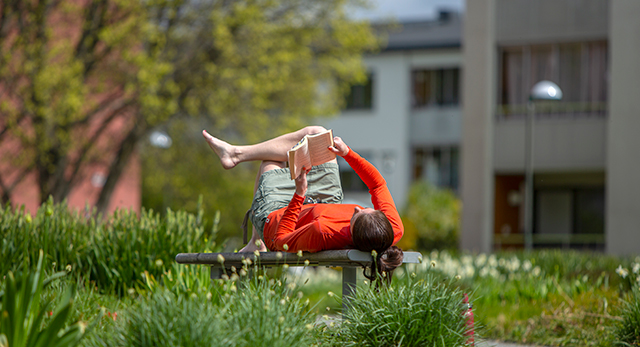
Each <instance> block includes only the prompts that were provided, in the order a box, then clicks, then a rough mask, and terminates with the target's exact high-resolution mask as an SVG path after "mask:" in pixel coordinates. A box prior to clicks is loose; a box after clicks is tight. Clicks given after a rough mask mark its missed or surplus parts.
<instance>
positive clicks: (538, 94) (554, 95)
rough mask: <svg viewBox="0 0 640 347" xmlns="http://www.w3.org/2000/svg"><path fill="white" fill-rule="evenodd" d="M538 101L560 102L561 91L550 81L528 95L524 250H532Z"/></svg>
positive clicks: (543, 82)
mask: <svg viewBox="0 0 640 347" xmlns="http://www.w3.org/2000/svg"><path fill="white" fill-rule="evenodd" d="M538 100H546V101H559V100H562V90H561V89H560V87H558V85H557V84H555V83H553V82H551V81H540V82H538V83H536V84H535V85H534V86H533V88H531V92H530V93H529V102H528V103H527V121H526V129H525V163H524V165H525V192H524V198H525V200H524V249H525V250H526V251H531V250H532V249H533V144H534V141H533V133H534V117H535V114H536V104H535V102H536V101H538Z"/></svg>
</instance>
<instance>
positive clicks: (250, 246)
mask: <svg viewBox="0 0 640 347" xmlns="http://www.w3.org/2000/svg"><path fill="white" fill-rule="evenodd" d="M255 251H258V252H266V251H267V247H266V246H265V245H264V242H262V241H261V240H258V241H254V240H253V239H251V240H249V243H247V245H246V246H244V247H243V248H242V249H241V250H239V251H238V253H253V252H255Z"/></svg>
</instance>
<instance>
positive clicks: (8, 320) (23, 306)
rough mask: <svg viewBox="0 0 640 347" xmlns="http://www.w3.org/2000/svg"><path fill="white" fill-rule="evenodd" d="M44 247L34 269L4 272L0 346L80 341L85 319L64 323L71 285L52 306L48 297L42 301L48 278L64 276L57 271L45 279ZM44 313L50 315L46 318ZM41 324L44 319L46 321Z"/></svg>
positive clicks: (67, 345) (55, 345)
mask: <svg viewBox="0 0 640 347" xmlns="http://www.w3.org/2000/svg"><path fill="white" fill-rule="evenodd" d="M42 261H43V251H42V250H40V252H39V258H38V263H37V267H36V270H35V272H31V271H28V270H27V269H24V270H23V271H22V273H19V274H17V275H16V276H14V275H13V273H12V272H9V273H8V274H7V279H6V282H5V288H4V291H3V292H2V293H0V299H1V301H0V302H1V304H2V306H1V307H0V312H1V314H0V346H10V347H44V346H49V347H58V346H60V347H62V346H64V347H71V346H76V345H78V343H79V342H80V339H81V338H82V336H83V334H84V332H85V323H83V322H76V323H74V324H72V325H70V326H68V327H65V324H66V321H67V318H68V317H69V315H70V314H71V312H72V303H73V300H72V298H73V296H74V292H75V290H74V288H73V287H72V286H70V287H69V288H68V289H67V291H66V292H65V293H64V294H63V295H62V297H61V298H60V301H59V303H58V305H57V306H56V308H55V309H54V310H50V306H51V304H52V302H51V301H48V300H45V301H41V294H42V291H43V289H44V288H45V287H46V286H47V285H49V284H50V283H51V281H53V280H55V279H57V278H59V277H61V276H64V275H65V273H64V272H58V273H55V274H54V275H52V276H50V277H49V278H47V279H44V275H45V274H44V269H43V267H42ZM47 316H50V317H48V318H47ZM45 321H46V323H47V324H45V326H44V327H43V322H45Z"/></svg>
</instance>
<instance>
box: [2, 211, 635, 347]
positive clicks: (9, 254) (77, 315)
mask: <svg viewBox="0 0 640 347" xmlns="http://www.w3.org/2000/svg"><path fill="white" fill-rule="evenodd" d="M203 225H205V223H204V216H203V215H202V212H199V213H198V214H196V215H193V214H188V213H185V212H181V211H177V212H173V211H168V212H167V214H166V215H163V216H161V215H159V214H157V213H155V212H153V211H143V212H142V213H141V215H140V216H138V215H136V214H134V213H131V212H127V211H120V212H118V213H116V214H115V215H114V216H113V217H111V218H108V219H101V218H99V217H98V216H94V215H92V213H89V214H88V215H81V214H78V213H76V212H70V211H68V209H67V208H66V206H65V205H64V204H53V203H51V202H49V203H46V204H44V205H43V206H42V207H41V208H40V209H39V210H38V212H37V214H36V215H35V216H34V217H31V216H29V215H27V214H25V213H24V211H23V210H20V209H18V210H12V209H10V208H8V207H6V208H4V209H0V236H1V237H2V243H1V244H0V251H1V254H0V260H2V261H0V287H2V288H6V286H7V284H8V280H7V278H10V276H9V272H10V271H11V272H12V273H13V274H17V273H22V274H24V273H28V272H29V271H36V269H37V264H38V250H39V249H43V254H44V258H43V260H42V263H41V269H42V271H44V272H45V273H47V274H54V273H58V272H63V273H65V274H66V275H65V276H64V277H61V278H59V279H56V280H53V281H51V282H50V283H49V284H48V286H47V287H46V288H45V289H43V290H42V293H41V294H40V295H41V297H42V298H41V301H42V302H52V303H57V302H60V301H63V302H64V300H66V299H65V295H67V294H65V293H69V290H70V288H71V291H72V292H75V296H74V299H73V309H72V310H70V311H69V314H68V316H67V318H66V320H65V322H64V327H65V329H66V327H70V326H72V325H73V324H75V323H76V322H82V324H83V325H86V327H87V330H86V334H85V336H84V338H83V339H82V340H81V341H80V345H82V346H91V347H93V346H113V345H145V344H146V345H149V344H151V342H153V343H155V344H159V345H172V344H173V345H180V344H181V345H185V346H187V345H194V346H195V345H200V344H206V345H212V344H213V345H215V344H216V343H217V342H211V341H212V340H211V339H210V336H212V335H213V336H216V339H217V340H216V341H224V342H225V343H226V344H228V345H237V346H241V345H242V346H244V345H250V344H260V342H258V341H269V343H270V344H273V345H285V346H286V345H288V343H289V342H291V341H294V340H296V339H297V340H300V339H302V340H303V341H305V343H306V344H309V345H329V346H331V345H344V344H347V345H348V344H356V342H357V343H369V344H370V345H375V344H388V345H397V344H399V343H400V342H401V341H402V345H413V344H417V345H419V344H424V343H427V344H430V345H431V344H433V341H435V339H434V336H440V335H438V334H439V333H438V330H437V329H436V328H437V327H438V324H436V323H437V322H438V320H434V319H435V318H434V316H419V315H418V313H425V312H429V311H428V310H429V309H431V310H434V309H433V308H429V309H426V310H425V309H414V310H407V309H406V308H407V307H410V308H415V307H423V306H424V307H430V306H429V305H440V306H434V307H435V310H436V311H437V312H439V317H444V316H446V315H447V314H449V315H450V317H453V316H452V315H454V313H455V312H456V307H457V305H458V304H459V302H460V295H461V293H468V294H469V295H470V296H471V300H472V303H473V305H474V315H475V320H476V322H477V327H483V328H482V329H479V332H480V333H481V334H482V335H483V336H484V337H487V338H491V339H498V340H505V341H513V342H520V343H531V344H543V345H554V346H611V345H620V346H638V344H639V342H638V340H640V338H639V337H638V332H637V330H634V329H636V328H637V326H638V322H639V321H640V309H638V307H640V304H639V303H638V299H639V295H638V293H637V292H638V289H637V288H638V278H639V276H640V257H637V258H631V257H630V258H618V257H612V256H606V255H602V254H598V253H584V252H575V251H558V250H543V251H536V252H531V253H525V252H505V253H496V254H493V255H487V254H475V255H471V254H463V253H460V254H452V253H447V252H430V253H424V261H423V262H422V263H421V264H417V265H405V266H403V267H401V268H399V269H398V270H397V271H396V276H395V278H394V281H393V286H392V288H393V291H391V290H386V289H383V290H381V291H380V292H379V293H377V292H372V291H371V288H370V287H369V285H368V284H365V283H364V282H365V281H364V280H363V279H360V281H359V283H358V292H357V297H356V299H355V300H354V301H353V302H354V306H353V309H354V311H353V312H360V314H359V315H358V316H352V317H351V319H349V322H350V323H349V324H344V325H336V326H329V325H327V324H324V323H319V322H316V320H317V319H318V317H320V316H322V315H327V314H328V315H330V316H333V317H335V316H336V314H339V313H340V312H341V300H340V297H339V294H340V291H341V273H340V270H339V269H330V268H320V269H317V270H312V269H307V270H306V271H305V272H304V273H303V275H302V276H300V277H298V276H296V275H292V274H290V273H289V274H286V276H284V277H281V273H282V271H273V270H269V271H263V270H259V271H258V272H256V275H254V276H253V278H252V279H251V281H248V282H247V280H246V279H244V280H241V279H243V278H244V276H240V278H238V279H236V281H222V282H219V281H212V280H211V279H210V278H209V271H208V268H207V267H205V266H183V265H178V264H175V262H174V261H173V258H174V256H175V254H177V253H180V252H200V251H206V250H210V251H213V250H215V243H214V237H215V235H216V229H215V227H214V229H213V230H204V227H203ZM214 225H217V222H216V220H214ZM231 277H233V276H231ZM74 289H75V290H74ZM329 292H332V293H336V294H337V295H334V296H331V295H329V294H328V293H329ZM435 299H438V300H440V301H439V303H435V301H434V302H432V301H433V300H435ZM444 299H447V300H444ZM307 300H308V301H309V303H308V304H306V302H307ZM430 300H431V301H430ZM436 301H437V300H436ZM266 307H267V308H268V309H266ZM327 308H328V311H327ZM49 311H51V312H53V311H54V310H53V309H49ZM49 311H45V313H48V312H49ZM187 311H189V312H193V314H190V313H188V312H187ZM151 312H159V314H157V315H153V314H151ZM433 312H435V311H433ZM160 313H162V314H160ZM198 316H202V317H206V319H207V320H208V321H210V322H211V321H213V322H215V324H216V326H209V325H206V326H205V325H202V326H201V325H197V324H188V322H190V321H196V320H197V317H198ZM178 317H181V318H178ZM418 320H420V321H425V322H429V325H428V326H427V327H426V328H425V327H420V326H416V325H413V323H414V322H416V321H418ZM323 321H326V319H323ZM329 321H331V320H330V319H329ZM450 321H451V322H452V323H455V324H458V323H459V322H458V323H456V322H455V321H454V320H452V319H451V320H450ZM51 322H53V320H52V319H51V318H48V317H47V315H46V314H45V316H44V318H43V320H42V326H38V328H46V327H47V326H49V325H50V324H51ZM279 322H281V323H279ZM434 322H435V323H434ZM203 324H204V323H203ZM212 324H213V323H212ZM455 324H454V326H457V325H455ZM165 326H171V329H169V328H164V329H160V328H159V327H165ZM248 327H253V328H254V329H253V330H251V328H248ZM432 327H433V328H434V329H435V330H430V329H431V328H432ZM443 327H444V326H440V331H442V329H445V330H446V331H448V332H449V333H448V334H445V335H446V336H445V335H442V336H443V338H444V339H445V342H447V341H448V342H447V344H449V343H453V344H456V343H462V342H461V341H463V340H460V338H461V337H464V335H463V334H462V333H461V332H460V331H458V330H456V329H454V328H452V327H446V328H443ZM192 328H194V329H195V328H197V329H195V330H189V329H192ZM287 328H288V329H289V330H286V329H287ZM185 332H189V333H185ZM227 332H228V333H227ZM0 333H2V332H0ZM145 334H146V335H145ZM367 334H369V335H371V334H373V335H371V336H369V335H367ZM147 335H148V341H147V342H148V343H147V342H144V341H138V340H135V339H133V337H134V336H147ZM154 338H158V339H160V338H164V340H154ZM183 338H184V339H183ZM456 338H458V339H459V340H455V339H456ZM449 339H452V340H449ZM154 341H155V342H154ZM416 341H417V342H416ZM455 341H458V342H455ZM436 344H437V342H436Z"/></svg>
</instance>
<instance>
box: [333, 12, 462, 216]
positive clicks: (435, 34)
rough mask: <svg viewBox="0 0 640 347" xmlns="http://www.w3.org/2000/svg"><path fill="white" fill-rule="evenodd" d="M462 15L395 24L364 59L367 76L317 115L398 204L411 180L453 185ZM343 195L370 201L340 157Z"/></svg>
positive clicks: (455, 186) (459, 116) (455, 180)
mask: <svg viewBox="0 0 640 347" xmlns="http://www.w3.org/2000/svg"><path fill="white" fill-rule="evenodd" d="M461 24H462V22H461V18H460V16H459V15H458V14H456V13H451V12H441V13H440V15H439V17H438V18H435V19H433V20H429V21H423V22H411V23H402V24H401V25H399V28H398V29H396V30H394V31H391V32H390V34H389V36H388V43H387V45H386V46H385V48H384V49H383V50H382V51H381V52H380V53H377V54H375V55H369V56H366V57H365V58H364V63H365V65H366V67H367V69H368V76H369V79H368V82H367V83H366V84H364V85H358V86H353V87H352V89H351V94H350V95H349V96H348V98H347V106H346V109H345V110H344V111H343V112H342V113H341V114H339V115H338V116H336V117H333V118H331V119H329V120H324V121H321V123H322V124H323V125H324V126H326V127H327V128H331V129H333V130H334V134H335V135H336V136H341V137H343V138H344V139H345V142H346V143H347V144H349V146H351V147H352V148H353V149H354V150H355V151H357V152H358V153H359V154H361V155H362V156H363V157H365V158H366V159H368V160H369V161H370V162H372V163H373V164H374V165H376V167H378V168H379V169H380V171H381V173H382V175H383V176H384V178H385V179H386V181H387V184H388V186H389V189H390V190H391V193H392V195H393V197H394V200H395V202H396V205H398V207H399V208H402V207H403V205H404V202H405V200H406V197H407V193H408V189H409V187H410V185H411V183H412V182H413V181H416V180H421V179H423V180H428V181H430V182H432V183H433V184H435V185H438V186H441V187H448V188H451V189H453V190H457V189H458V175H459V173H458V172H459V168H458V163H459V159H458V157H459V143H460V139H461V133H460V130H461V124H462V113H461V109H460V99H461V85H460V77H461V74H462V71H461V66H462V54H461V51H460V42H461V33H462V26H461ZM340 169H341V173H342V182H343V188H344V191H345V199H346V200H347V201H351V202H356V203H360V204H363V205H368V206H371V202H370V199H369V194H368V192H367V190H366V187H365V186H364V184H363V183H362V182H361V181H360V180H359V179H358V177H357V176H356V175H355V173H354V172H352V171H351V169H350V168H349V166H348V165H347V164H346V163H344V162H342V163H340Z"/></svg>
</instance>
